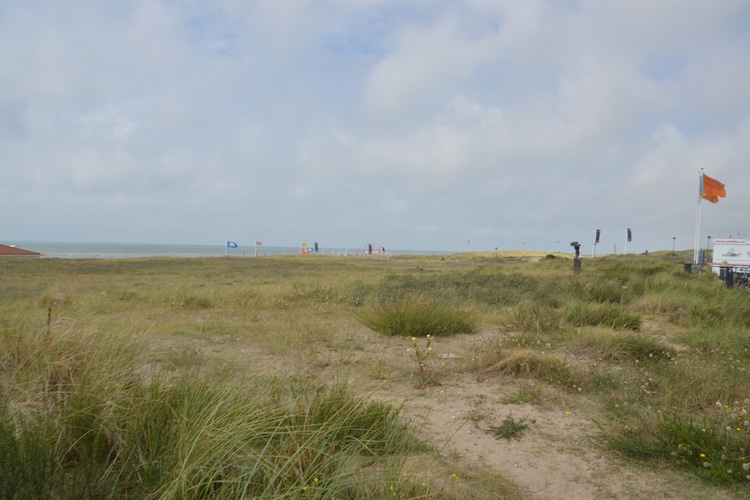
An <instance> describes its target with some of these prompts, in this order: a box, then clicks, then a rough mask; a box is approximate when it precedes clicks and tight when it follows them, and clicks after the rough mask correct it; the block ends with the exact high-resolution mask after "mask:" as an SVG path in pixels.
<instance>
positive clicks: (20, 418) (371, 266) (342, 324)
mask: <svg viewBox="0 0 750 500" xmlns="http://www.w3.org/2000/svg"><path fill="white" fill-rule="evenodd" d="M0 276H1V277H0V393H1V394H0V477H1V478H2V480H1V481H0V498H110V497H118V498H125V497H128V498H393V497H398V498H496V497H497V495H498V494H500V495H501V496H503V497H508V498H523V497H525V496H528V492H525V491H523V489H522V488H520V487H518V486H516V485H514V484H513V483H512V481H510V480H509V479H508V478H507V477H506V476H504V475H503V474H502V473H501V472H498V471H494V470H482V471H477V470H476V468H475V467H474V468H472V467H473V466H470V465H468V464H461V463H460V461H457V460H454V459H451V457H450V456H448V455H449V454H447V452H446V450H447V449H448V448H449V446H448V442H449V440H450V436H445V441H444V442H443V443H436V442H435V440H434V439H432V440H429V439H426V438H425V436H424V435H423V432H422V431H421V429H420V428H419V426H418V425H415V424H414V422H412V421H411V420H410V419H409V418H407V416H406V415H405V414H404V411H403V408H402V407H401V406H400V404H399V403H398V401H397V398H390V399H389V400H383V399H382V398H381V397H379V396H376V392H377V394H378V395H381V394H382V393H383V385H384V384H385V383H386V380H388V381H389V382H387V383H388V384H399V383H400V384H402V385H403V386H408V387H415V388H417V389H418V390H429V388H430V387H439V384H441V382H445V381H447V380H450V378H451V377H458V376H465V375H470V376H473V377H477V379H479V378H481V377H488V376H492V377H497V378H498V380H506V381H508V383H512V382H519V381H520V382H523V385H521V386H520V387H521V390H519V392H518V393H517V394H516V395H515V396H514V397H515V400H517V401H520V402H524V403H528V402H531V403H532V404H533V403H534V401H537V402H538V398H539V394H540V393H541V391H542V390H543V391H545V393H546V394H552V395H554V394H558V395H559V396H560V397H564V398H576V397H581V398H583V397H585V398H587V401H588V402H589V404H590V405H591V406H592V408H594V413H595V415H596V416H595V418H594V419H593V420H594V422H595V424H596V429H597V430H596V433H595V434H593V435H591V436H590V437H591V439H592V442H593V443H594V445H595V446H599V447H600V448H601V449H602V450H605V452H606V453H608V454H610V455H611V456H613V457H620V458H621V459H622V458H623V457H624V458H625V460H632V461H634V462H638V463H641V464H643V463H647V464H653V467H655V468H666V469H667V470H674V471H682V472H685V473H688V474H689V475H691V476H692V477H694V478H695V481H696V482H697V484H701V485H703V487H706V488H709V489H710V488H715V489H716V491H721V492H724V493H727V492H728V493H730V494H737V495H744V492H745V490H746V489H747V488H748V487H749V486H750V449H749V447H750V416H748V411H750V391H749V390H748V385H747V383H748V382H747V380H748V369H750V363H749V361H750V350H749V349H750V295H749V294H748V293H747V292H746V291H743V290H737V289H727V288H726V287H725V286H724V285H723V284H721V283H720V282H718V280H716V279H715V277H713V276H711V275H710V274H699V273H692V274H687V273H684V272H683V269H682V261H681V260H679V259H675V258H674V257H673V256H671V255H669V254H665V255H651V256H648V257H644V256H599V257H597V258H596V259H584V261H583V272H582V273H581V274H580V275H577V276H574V275H573V273H572V261H571V259H570V256H568V255H559V254H546V253H531V252H483V253H464V254H456V255H445V256H414V255H410V256H403V257H401V256H399V257H394V258H391V259H377V258H364V257H333V256H296V255H292V256H277V257H248V258H197V259H178V258H152V259H124V260H58V259H39V260H0ZM457 335H462V336H466V335H470V337H469V338H475V340H474V341H469V342H463V343H460V344H455V345H452V346H451V352H454V351H456V350H459V351H460V352H458V355H457V356H455V361H451V362H450V364H446V363H447V362H441V361H440V360H442V359H444V358H441V357H440V356H441V355H447V353H445V352H441V347H440V345H445V344H441V343H445V342H449V340H448V339H451V338H453V337H454V336H457ZM472 336H473V337H472ZM392 339H402V340H403V343H404V344H398V345H406V346H407V349H408V350H407V349H404V350H400V351H398V352H396V349H393V348H392V347H393V346H394V345H396V344H395V343H396V342H398V340H392ZM404 353H406V354H404ZM451 359H453V358H452V357H451ZM551 399H552V400H553V401H554V397H553V398H551ZM512 400H513V398H508V401H509V402H510V403H511V404H512ZM540 404H541V403H540ZM514 424H515V427H514ZM522 424H523V425H522ZM503 425H506V426H510V427H511V428H512V429H514V432H521V431H522V430H523V431H524V432H529V430H528V429H526V424H525V423H523V422H522V421H514V420H513V418H510V417H509V418H506V419H505V421H504V422H503ZM501 430H504V428H503V427H502V426H493V427H492V431H493V432H494V434H495V436H498V435H501V433H500V431H501ZM488 438H489V439H493V437H492V436H491V435H489V434H488ZM453 458H455V457H453ZM459 477H460V478H462V479H461V480H460V481H459V480H458V478H459Z"/></svg>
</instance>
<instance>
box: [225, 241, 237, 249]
mask: <svg viewBox="0 0 750 500" xmlns="http://www.w3.org/2000/svg"><path fill="white" fill-rule="evenodd" d="M227 248H237V243H235V242H234V241H227Z"/></svg>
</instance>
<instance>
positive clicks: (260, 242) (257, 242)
mask: <svg viewBox="0 0 750 500" xmlns="http://www.w3.org/2000/svg"><path fill="white" fill-rule="evenodd" d="M255 244H256V245H258V246H261V245H262V244H263V242H262V241H256V242H255Z"/></svg>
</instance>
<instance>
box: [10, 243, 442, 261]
mask: <svg viewBox="0 0 750 500" xmlns="http://www.w3.org/2000/svg"><path fill="white" fill-rule="evenodd" d="M2 243H3V244H5V245H10V246H15V247H18V248H23V249H24V250H31V251H32V252H39V253H40V254H41V256H40V258H47V259H133V258H139V257H223V256H233V257H254V256H256V251H257V256H263V255H294V254H299V253H300V252H301V247H286V246H272V245H258V246H257V247H256V246H255V245H242V244H237V246H236V247H232V248H230V247H228V246H227V243H226V242H225V243H223V244H218V245H205V244H201V245H198V244H169V243H91V242H54V241H4V242H2ZM308 248H310V247H308ZM363 251H364V245H361V246H360V247H351V248H338V247H335V248H333V247H331V248H327V247H324V246H319V247H318V252H317V253H318V254H321V255H334V256H356V255H358V254H359V255H362V252H363ZM387 251H388V253H390V254H392V255H398V254H412V255H438V254H441V255H442V254H449V253H453V252H446V251H427V250H424V251H421V250H387Z"/></svg>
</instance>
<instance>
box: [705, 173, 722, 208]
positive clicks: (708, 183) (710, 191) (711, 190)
mask: <svg viewBox="0 0 750 500" xmlns="http://www.w3.org/2000/svg"><path fill="white" fill-rule="evenodd" d="M719 196H721V197H722V198H726V196H727V192H726V191H725V190H724V184H722V183H721V182H719V181H717V180H716V179H712V178H711V177H709V176H707V175H706V174H701V198H704V199H706V200H708V201H710V202H711V203H718V202H719Z"/></svg>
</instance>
